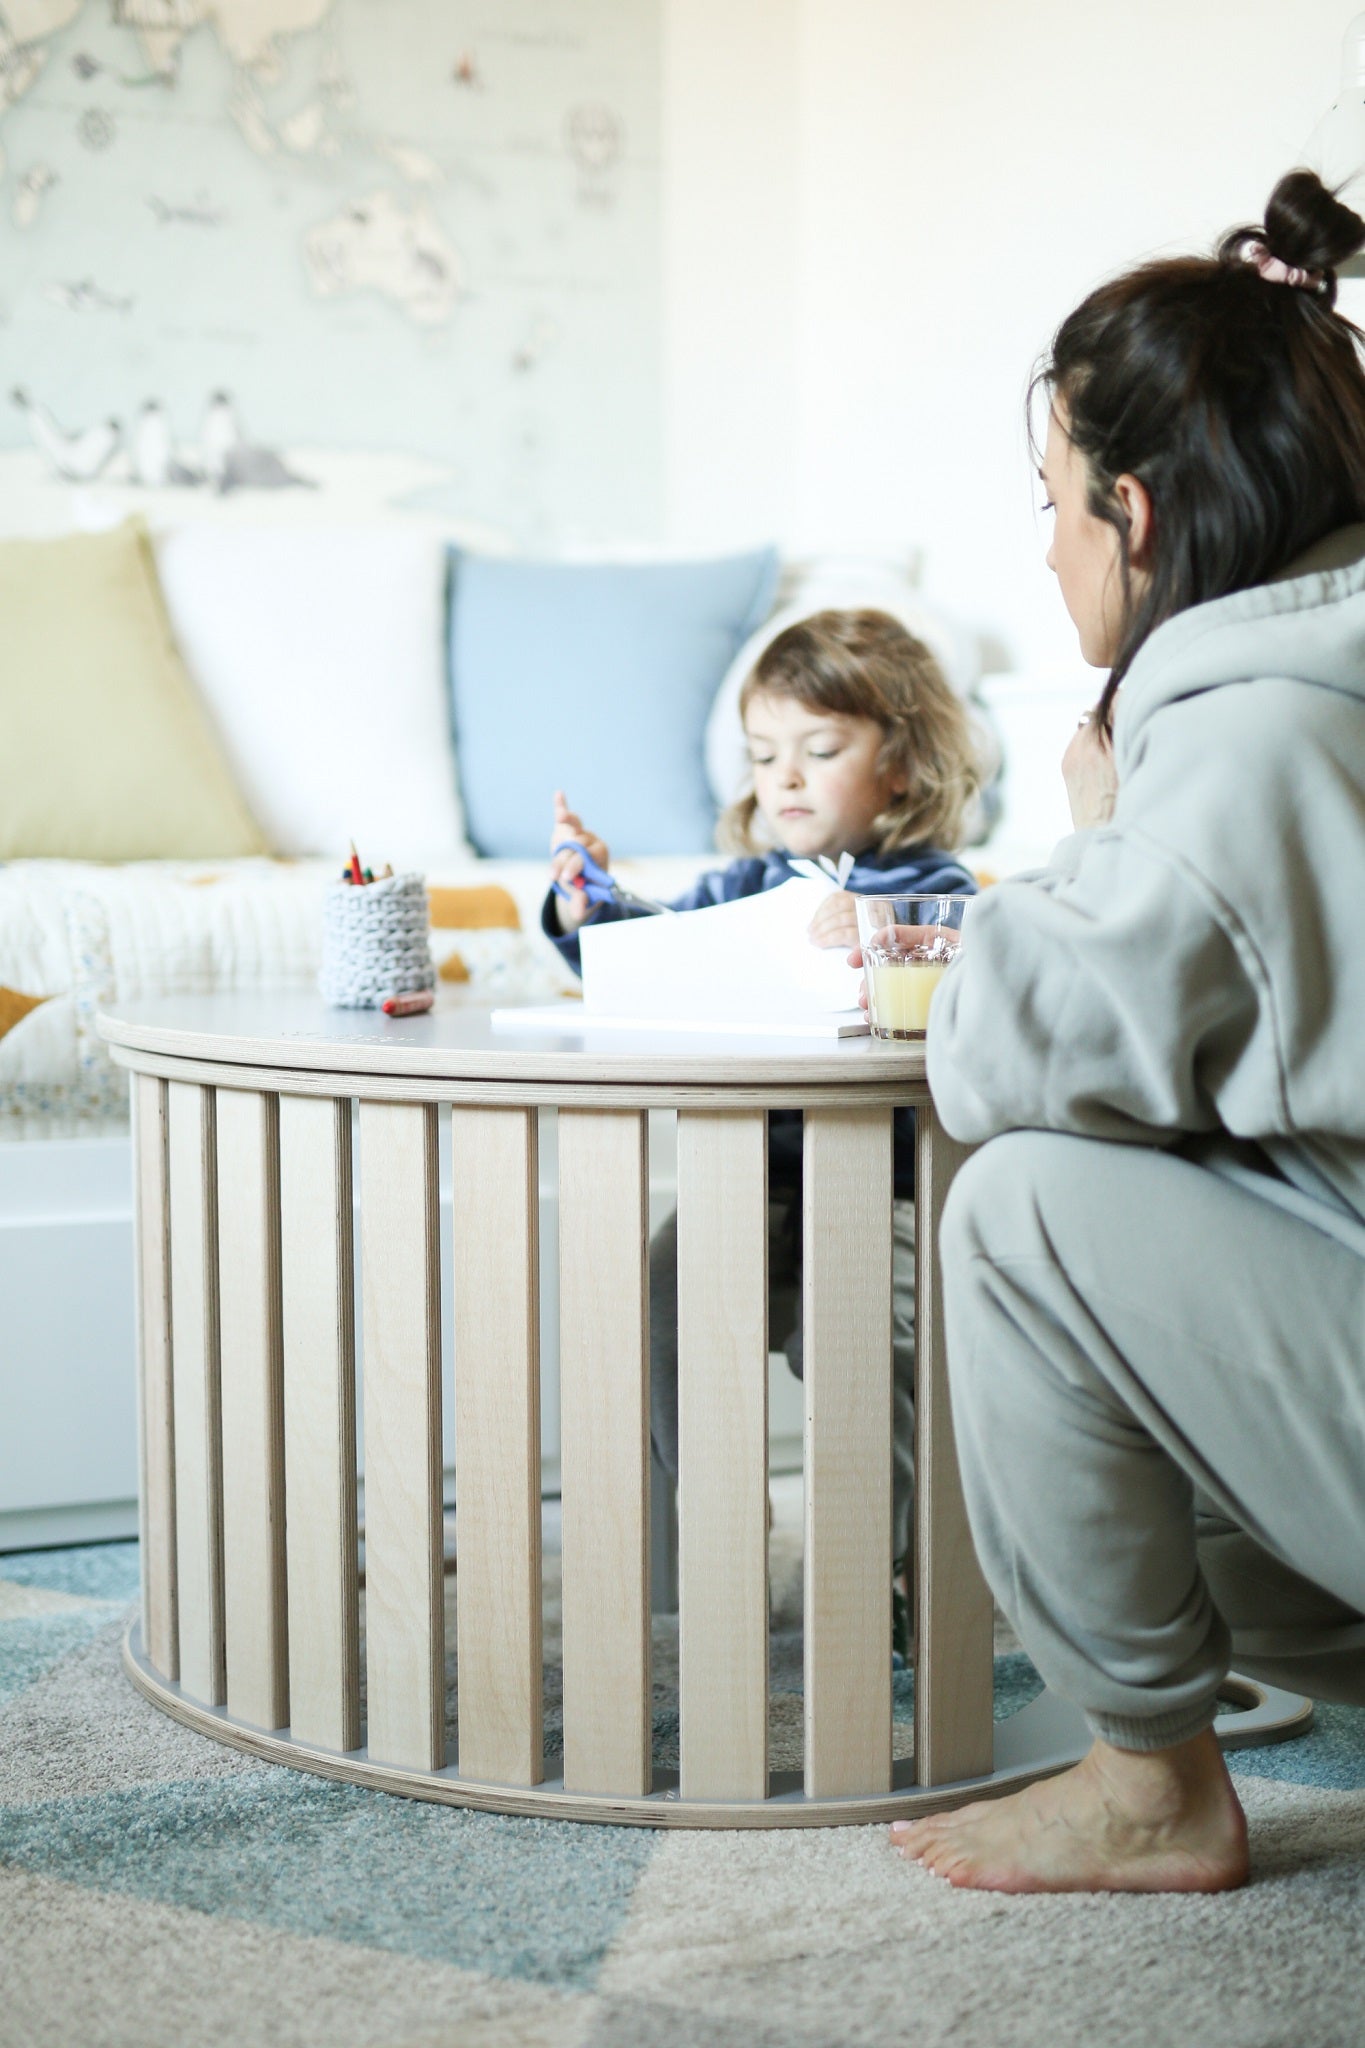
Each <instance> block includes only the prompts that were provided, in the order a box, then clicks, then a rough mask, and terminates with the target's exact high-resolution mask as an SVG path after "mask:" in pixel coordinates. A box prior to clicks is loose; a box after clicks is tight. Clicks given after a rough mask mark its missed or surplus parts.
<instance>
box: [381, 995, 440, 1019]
mask: <svg viewBox="0 0 1365 2048" xmlns="http://www.w3.org/2000/svg"><path fill="white" fill-rule="evenodd" d="M435 1000H436V998H435V996H434V995H433V994H432V991H431V990H430V989H429V988H417V989H414V990H413V991H412V993H411V995H404V996H385V998H384V1000H383V1002H382V1003H381V1004H380V1005H379V1007H380V1009H381V1010H382V1011H383V1012H384V1015H385V1016H386V1017H415V1016H416V1015H417V1013H418V1011H419V1010H429V1009H430V1008H431V1006H432V1004H433V1003H434V1002H435Z"/></svg>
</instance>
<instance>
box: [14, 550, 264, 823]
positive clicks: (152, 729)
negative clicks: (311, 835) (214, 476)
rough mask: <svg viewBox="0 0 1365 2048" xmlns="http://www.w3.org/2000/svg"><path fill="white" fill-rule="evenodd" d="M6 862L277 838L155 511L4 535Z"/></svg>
mask: <svg viewBox="0 0 1365 2048" xmlns="http://www.w3.org/2000/svg"><path fill="white" fill-rule="evenodd" d="M0 649H3V658H0V735H2V736H3V738H2V739H0V860H12V859H19V858H23V857H25V856H30V857H50V858H65V859H71V860H107V861H115V860H154V859H181V860H196V859H209V860H216V859H219V858H227V857H229V856H231V855H239V854H253V853H264V852H265V851H266V850H267V849H266V846H265V843H264V841H263V840H262V838H261V835H260V832H259V831H258V829H257V827H256V825H255V823H254V821H253V819H252V817H251V815H250V813H249V811H248V810H247V807H246V804H245V802H244V801H243V798H242V796H241V795H240V793H239V791H238V789H237V787H236V784H235V782H234V780H233V777H232V773H231V771H230V769H229V767H228V765H227V762H226V761H225V760H224V758H223V755H222V752H221V750H220V748H219V745H218V742H217V739H216V737H215V735H214V733H213V730H212V728H211V727H210V725H209V722H208V719H207V717H206V716H205V713H204V711H203V709H202V708H201V706H200V704H199V701H198V699H197V698H196V696H195V693H194V687H193V685H192V683H191V682H190V679H189V677H188V675H187V674H186V672H185V667H184V664H183V662H182V661H181V659H180V655H179V652H178V650H177V648H176V645H175V641H174V639H173V637H172V634H171V627H170V621H169V619H168V617H167V615H166V608H165V605H164V603H163V601H162V597H161V588H160V585H159V584H158V582H157V577H156V562H155V558H154V556H153V553H152V545H151V541H150V540H149V538H148V535H147V532H146V529H145V528H144V527H143V526H142V524H141V522H140V521H137V520H131V519H130V520H127V521H125V522H124V524H123V525H122V526H119V527H116V528H115V529H114V530H113V531H112V532H110V533H96V534H70V535H67V536H64V537H63V538H61V539H58V540H7V541H3V542H0Z"/></svg>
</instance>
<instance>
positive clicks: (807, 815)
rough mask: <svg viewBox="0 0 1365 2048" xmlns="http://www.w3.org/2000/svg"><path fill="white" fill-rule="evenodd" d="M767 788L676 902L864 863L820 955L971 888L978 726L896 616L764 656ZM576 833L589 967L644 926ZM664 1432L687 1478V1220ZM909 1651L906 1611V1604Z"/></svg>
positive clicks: (778, 1160) (907, 1494) (908, 1277)
mask: <svg viewBox="0 0 1365 2048" xmlns="http://www.w3.org/2000/svg"><path fill="white" fill-rule="evenodd" d="M740 716H741V718H742V720H743V722H744V731H745V736H746V738H747V740H748V747H749V759H750V762H751V763H752V766H753V788H752V790H751V791H750V792H749V793H748V794H747V795H745V796H743V797H741V798H740V800H739V801H738V802H737V803H735V804H733V805H732V806H731V807H730V809H729V810H728V811H727V812H726V813H725V816H724V817H723V818H722V820H721V827H720V834H719V837H720V840H721V844H722V845H723V846H725V847H726V848H727V849H728V850H732V851H734V852H736V853H737V854H738V855H739V856H740V857H739V858H738V859H736V860H733V861H731V863H730V865H729V866H728V867H725V868H719V869H715V870H713V871H711V872H710V873H708V874H705V875H703V876H702V877H701V879H700V880H699V881H698V882H696V883H695V884H694V886H693V887H692V888H691V889H690V890H688V892H687V893H686V895H684V896H682V897H680V898H679V899H678V900H677V902H676V903H675V904H674V905H673V906H672V907H673V908H674V909H675V910H680V911H681V910H701V909H704V908H706V907H707V906H708V905H711V904H716V903H730V902H733V901H734V900H735V899H736V898H737V897H740V896H752V895H756V894H757V893H758V892H759V891H760V890H762V889H775V888H777V887H779V886H780V885H781V884H782V883H783V882H788V881H791V880H792V879H793V875H794V870H793V868H792V866H791V857H792V856H793V855H795V856H797V857H805V858H807V859H810V858H814V857H815V856H816V855H817V854H822V853H823V854H829V855H831V856H832V857H833V858H835V859H837V858H838V856H839V855H840V854H841V853H844V852H845V851H847V852H849V853H852V854H853V855H854V856H855V859H854V865H853V869H852V872H851V874H850V875H849V877H848V887H847V889H842V890H839V891H837V892H834V893H832V894H831V895H830V896H829V898H828V899H827V900H826V902H824V903H823V904H822V905H821V907H820V909H819V911H818V912H817V914H816V916H815V918H814V919H813V920H812V923H811V927H810V936H811V939H812V941H813V943H814V944H816V945H818V946H839V947H842V948H848V947H851V946H856V945H857V943H858V925H857V915H856V911H855V907H854V902H853V897H854V895H855V894H857V893H863V894H866V895H907V894H912V893H913V894H926V893H931V892H935V891H940V890H941V891H944V892H947V891H953V892H962V891H971V890H974V889H975V886H976V884H975V882H974V881H973V879H972V877H971V875H970V874H969V873H968V872H967V870H966V869H965V868H963V867H961V866H960V865H959V864H958V863H957V862H956V861H955V860H953V859H952V858H951V856H950V854H949V853H948V852H946V851H945V850H944V849H945V848H950V847H952V846H953V845H955V844H956V842H957V839H958V837H959V835H960V830H961V824H962V817H963V813H964V811H965V809H966V806H967V804H968V802H969V801H970V799H971V797H972V796H973V795H974V793H975V791H976V789H977V786H978V781H979V771H978V767H977V761H976V755H975V750H974V748H973V745H972V738H971V731H970V727H969V724H968V720H967V714H966V712H965V711H964V709H963V707H962V705H961V703H960V702H959V701H958V699H957V698H956V697H955V696H954V694H953V692H952V690H951V688H950V687H949V685H948V683H947V682H946V681H945V679H944V676H943V674H942V671H941V670H940V669H939V666H938V664H937V662H936V661H935V660H934V658H933V656H932V655H931V654H930V653H929V651H928V649H927V648H926V647H924V646H923V644H922V643H921V642H920V641H918V640H916V639H915V638H914V637H913V636H912V635H911V634H910V633H908V632H907V631H906V629H905V627H904V626H902V625H900V624H899V623H898V622H897V621H896V620H895V619H893V618H891V617H890V616H889V615H888V614H887V613H885V612H877V611H849V612H843V611H827V612H818V613H816V614H815V616H814V617H812V618H809V619H805V620H802V621H801V622H800V623H799V624H797V625H794V626H789V627H788V628H787V630H786V631H785V632H784V633H781V634H779V636H778V638H777V639H776V640H774V641H773V642H772V644H771V646H769V647H768V649H767V650H766V652H765V653H764V654H763V655H761V656H760V658H759V661H758V663H757V665H756V667H755V668H754V670H753V673H752V674H751V675H750V676H749V678H748V680H747V681H746V682H745V685H744V688H743V691H742V692H741V695H740ZM566 839H576V840H578V841H579V842H580V843H581V844H582V845H583V846H585V847H586V848H587V850H588V852H589V853H590V854H591V856H592V858H593V859H594V860H595V861H597V862H598V863H599V864H600V865H601V866H603V867H605V866H606V865H607V861H608V853H607V849H606V847H605V846H604V845H603V843H602V841H601V840H600V839H598V838H597V837H596V836H595V835H594V834H593V833H592V832H591V831H590V830H589V829H588V828H587V827H586V826H585V825H584V824H583V822H582V820H581V819H580V818H578V817H576V816H575V814H574V813H573V812H572V811H571V810H570V809H569V808H568V805H567V803H566V802H565V799H564V797H563V795H562V793H561V794H560V795H558V796H557V798H556V802H555V823H554V834H553V837H552V840H551V849H552V856H553V857H552V863H551V873H552V876H553V878H554V880H555V881H557V882H559V883H560V884H561V885H563V886H564V887H566V888H568V889H569V890H570V891H571V892H572V893H571V895H570V896H569V897H568V898H567V899H566V898H565V897H563V896H561V895H559V894H558V893H557V892H556V891H555V890H554V889H551V891H550V893H549V895H548V896H547V898H546V901H545V909H544V913H543V919H542V922H543V926H544V929H545V931H546V932H547V933H548V935H549V936H550V938H552V939H553V940H554V941H555V943H556V944H557V945H558V947H559V949H560V951H561V952H562V953H563V955H564V957H565V958H566V959H567V960H568V961H569V963H570V965H571V966H572V967H573V968H574V969H575V971H578V969H579V949H578V932H579V930H580V928H581V927H582V926H583V925H584V924H587V923H589V922H591V923H594V924H596V923H601V922H604V921H606V920H607V919H611V918H619V917H625V916H630V915H632V914H635V915H639V914H640V913H638V912H632V911H631V910H630V909H628V908H624V907H622V906H619V905H616V904H603V905H599V906H596V907H593V906H590V905H589V903H588V900H587V897H586V895H585V893H584V892H583V889H582V886H581V884H578V883H577V877H578V876H579V875H580V874H581V872H582V866H583V863H582V858H581V856H580V855H579V854H577V853H576V852H572V851H555V849H557V848H560V847H561V846H562V842H563V841H564V840H566ZM895 1121H896V1129H895V1246H894V1262H893V1265H894V1270H893V1292H894V1330H895V1338H894V1351H895V1429H894V1451H893V1475H894V1477H893V1517H892V1521H893V1544H894V1553H895V1558H896V1562H897V1570H898V1571H899V1569H900V1566H901V1564H902V1562H903V1560H904V1558H905V1555H906V1553H907V1551H908V1549H909V1544H910V1515H911V1506H912V1501H913V1481H914V1473H913V1463H912V1452H913V1431H914V1411H913V1406H912V1394H913V1368H914V1343H915V1208H914V1200H913V1196H914V1113H913V1111H911V1110H898V1111H897V1112H896V1120H895ZM768 1129H769V1138H768V1146H769V1167H768V1187H769V1233H770V1247H769V1287H770V1299H769V1314H770V1321H771V1325H772V1328H773V1331H774V1332H775V1333H781V1332H785V1331H788V1330H790V1332H791V1334H790V1335H788V1336H787V1337H786V1339H785V1342H784V1344H783V1347H782V1348H783V1349H784V1350H785V1352H786V1354H787V1360H788V1363H789V1364H790V1365H791V1367H792V1370H793V1371H794V1372H795V1373H797V1374H798V1375H799V1374H800V1371H801V1326H800V1299H801V1293H800V1290H801V1263H800V1262H801V1116H800V1112H799V1111H796V1110H782V1111H775V1112H774V1113H773V1114H772V1115H771V1116H770V1118H769V1120H768ZM650 1378H651V1409H652V1418H651V1430H652V1435H653V1439H654V1450H655V1454H656V1456H657V1457H658V1459H659V1462H660V1464H661V1465H662V1466H663V1468H664V1470H665V1471H666V1472H667V1473H668V1475H669V1477H670V1478H671V1479H672V1480H674V1481H675V1482H676V1480H677V1476H678V1329H677V1218H676V1217H670V1219H669V1220H668V1222H667V1223H665V1224H664V1225H663V1226H662V1227H661V1229H660V1230H659V1231H658V1233H657V1234H656V1236H655V1238H654V1241H653V1244H652V1245H651V1247H650ZM896 1620H897V1637H898V1641H897V1647H898V1648H899V1649H900V1650H901V1651H902V1652H904V1650H905V1647H906V1644H905V1635H906V1628H905V1611H904V1607H903V1605H902V1604H901V1602H900V1600H899V1597H898V1599H897V1608H896Z"/></svg>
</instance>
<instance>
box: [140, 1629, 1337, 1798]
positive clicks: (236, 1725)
mask: <svg viewBox="0 0 1365 2048" xmlns="http://www.w3.org/2000/svg"><path fill="white" fill-rule="evenodd" d="M123 1667H124V1670H125V1671H126V1673H127V1675H128V1677H129V1678H130V1679H131V1680H132V1682H133V1684H134V1685H135V1686H136V1687H137V1689H138V1691H139V1692H140V1693H143V1694H144V1695H145V1696H146V1698H147V1699H149V1700H150V1701H151V1703H152V1705H153V1706H155V1707H158V1708H160V1710H161V1711H162V1712H163V1713H166V1714H169V1715H170V1716H171V1718H172V1719H173V1720H176V1721H180V1722H182V1723H183V1724H184V1726H185V1727H187V1728H192V1729H194V1730H195V1732H196V1733H197V1734H199V1735H207V1736H208V1737H209V1738H210V1740H211V1741H214V1742H221V1743H223V1744H225V1745H226V1746H227V1747H228V1748H231V1749H240V1750H244V1751H245V1752H246V1753H247V1754H248V1755H250V1756H255V1757H259V1758H260V1759H261V1760H262V1761H263V1762H265V1763H273V1764H284V1765H286V1766H288V1767H289V1768H291V1769H293V1770H299V1771H311V1772H313V1773H314V1774H315V1775H316V1776H318V1777H322V1778H331V1779H332V1780H333V1781H334V1782H335V1783H337V1784H342V1785H365V1786H368V1787H369V1788H370V1790H372V1791H375V1792H389V1793H393V1794H396V1795H398V1796H400V1797H402V1798H407V1799H428V1800H433V1801H435V1802H436V1803H437V1804H438V1805H443V1806H469V1807H473V1808H476V1809H477V1810H479V1811H481V1812H484V1813H511V1814H521V1815H526V1816H530V1817H534V1818H538V1819H541V1820H576V1821H597V1822H607V1823H614V1824H616V1825H619V1826H624V1827H648V1828H667V1827H675V1828H679V1827H680V1828H753V1827H766V1828H799V1827H859V1826H867V1825H869V1824H871V1823H874V1822H877V1821H893V1820H902V1819H906V1818H909V1817H910V1816H912V1815H914V1814H921V1813H943V1812H946V1811H947V1810H948V1809H949V1808H951V1807H954V1806H965V1805H967V1804H968V1803H969V1802H970V1801H972V1800H974V1799H993V1798H998V1797H1000V1795H1001V1794H1003V1793H1006V1792H1017V1791H1019V1790H1020V1789H1021V1788H1022V1787H1023V1786H1025V1785H1028V1784H1031V1783H1032V1782H1033V1781H1034V1780H1035V1779H1038V1778H1046V1777H1051V1776H1053V1775H1055V1773H1057V1772H1058V1771H1063V1770H1066V1769H1067V1768H1068V1767H1069V1766H1070V1765H1071V1764H1074V1763H1076V1762H1077V1761H1078V1760H1079V1759H1080V1757H1082V1756H1083V1755H1084V1754H1085V1751H1086V1750H1087V1749H1088V1748H1089V1746H1090V1735H1089V1731H1088V1729H1087V1728H1086V1725H1085V1721H1084V1718H1083V1717H1082V1715H1081V1714H1080V1713H1079V1712H1078V1711H1077V1709H1076V1708H1075V1707H1073V1706H1071V1705H1069V1704H1068V1703H1067V1702H1066V1701H1065V1700H1062V1699H1059V1698H1058V1697H1057V1695H1056V1694H1055V1693H1050V1692H1043V1693H1041V1694H1040V1695H1039V1696H1038V1698H1037V1699H1035V1700H1031V1701H1030V1702H1029V1704H1028V1706H1026V1707H1023V1708H1021V1709H1020V1711H1019V1712H1018V1713H1017V1714H1013V1715H1011V1716H1010V1718H1009V1719H1008V1720H1007V1721H1002V1722H1000V1723H998V1725H997V1727H996V1731H995V1758H996V1763H995V1769H994V1770H993V1771H992V1772H991V1773H990V1775H989V1776H988V1777H982V1778H964V1779H962V1780H960V1781H959V1782H958V1783H957V1784H949V1785H934V1786H931V1787H926V1786H923V1785H918V1784H916V1783H914V1782H913V1774H914V1769H915V1765H914V1760H913V1758H909V1757H907V1758H903V1759H899V1760H898V1761H897V1762H896V1763H895V1764H894V1765H893V1766H892V1775H893V1781H898V1782H893V1785H892V1789H891V1791H889V1792H884V1793H878V1794H872V1795H863V1796H860V1797H856V1798H848V1799H812V1798H810V1797H809V1796H808V1795H807V1793H806V1792H805V1791H804V1789H803V1787H802V1782H801V1773H800V1772H799V1771H772V1772H770V1773H769V1787H770V1789H769V1794H768V1797H767V1798H766V1799H764V1800H725V1801H722V1800H714V1801H712V1800H699V1799H689V1800H687V1801H686V1802H684V1801H683V1800H682V1799H681V1798H680V1796H679V1791H678V1774H677V1772H676V1771H668V1770H656V1771H655V1773H654V1787H655V1789H654V1790H653V1792H651V1793H649V1794H647V1795H646V1796H645V1797H643V1798H639V1799H626V1798H604V1797H601V1796H596V1795H592V1794H588V1793H582V1792H566V1791H565V1790H564V1787H563V1784H562V1782H561V1781H559V1780H557V1779H554V1778H546V1779H545V1781H544V1782H543V1783H542V1784H539V1785H534V1786H513V1785H490V1784H483V1783H479V1782H475V1781H474V1780H472V1779H468V1778H461V1776H460V1774H459V1769H458V1767H457V1766H456V1765H447V1766H446V1768H445V1769H443V1770H439V1771H409V1770H401V1769H399V1768H397V1767H396V1766H394V1765H392V1764H379V1763H372V1762H371V1761H370V1758H369V1756H368V1754H367V1752H366V1751H365V1750H364V1749H363V1748H362V1749H356V1750H348V1751H345V1752H341V1751H336V1750H326V1749H317V1748H313V1747H311V1746H310V1745H308V1744H306V1743H301V1742H295V1741H293V1740H291V1738H290V1736H289V1734H288V1733H287V1732H283V1733H282V1732H280V1731H279V1730H275V1731H269V1730H266V1729H263V1728H253V1727H251V1726H250V1725H249V1724H248V1723H247V1722H245V1721H240V1720H234V1719H233V1717H232V1716H231V1715H230V1714H229V1713H228V1712H227V1711H226V1710H225V1709H224V1708H222V1707H205V1706H201V1705H200V1704H199V1702H198V1701H197V1700H192V1699H189V1698H188V1697H187V1696H186V1695H185V1694H184V1693H183V1692H182V1691H181V1689H180V1687H179V1686H178V1685H175V1684H173V1683H172V1682H170V1681H168V1680H167V1679H164V1678H163V1677H162V1676H161V1674H160V1673H159V1672H158V1671H156V1670H154V1668H153V1667H152V1665H151V1664H150V1663H149V1662H148V1660H147V1657H146V1655H145V1653H144V1651H143V1648H142V1630H141V1625H140V1624H139V1623H138V1622H137V1621H133V1622H131V1623H130V1624H129V1627H128V1631H127V1634H126V1635H125V1637H124V1640H123ZM1225 1691H1226V1693H1227V1694H1228V1695H1229V1696H1230V1697H1232V1698H1234V1699H1236V1700H1237V1702H1238V1708H1239V1711H1237V1712H1233V1713H1228V1714H1223V1715H1220V1716H1219V1718H1218V1721H1217V1722H1216V1724H1215V1728H1216V1732H1217V1734H1218V1738H1219V1741H1220V1742H1221V1744H1222V1746H1223V1748H1224V1749H1248V1748H1253V1747H1257V1746H1259V1745H1261V1744H1263V1743H1271V1742H1284V1741H1287V1740H1288V1739H1289V1738H1290V1737H1292V1736H1295V1735H1302V1734H1304V1733H1305V1732H1306V1731H1307V1729H1308V1728H1309V1727H1310V1726H1311V1724H1312V1719H1313V1706H1312V1702H1311V1701H1310V1700H1307V1699H1304V1698H1303V1697H1302V1696H1301V1695H1299V1694H1297V1693H1289V1692H1283V1691H1281V1690H1280V1689H1279V1688H1278V1687H1277V1686H1270V1685H1261V1684H1260V1683H1259V1682H1257V1681H1256V1680H1253V1679H1249V1678H1241V1677H1232V1678H1229V1679H1228V1681H1227V1683H1226V1687H1225Z"/></svg>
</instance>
